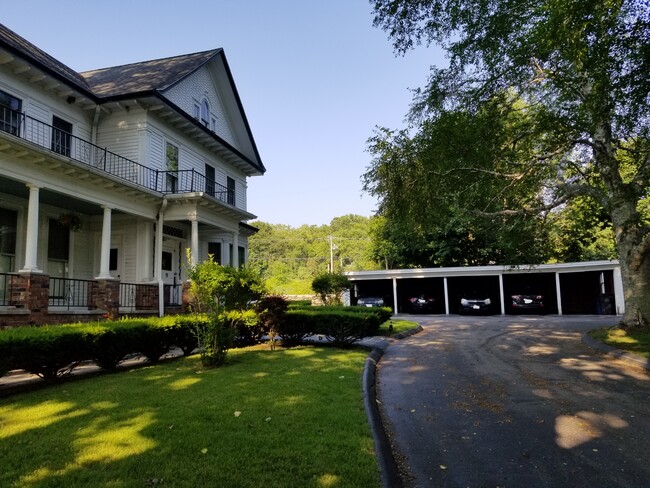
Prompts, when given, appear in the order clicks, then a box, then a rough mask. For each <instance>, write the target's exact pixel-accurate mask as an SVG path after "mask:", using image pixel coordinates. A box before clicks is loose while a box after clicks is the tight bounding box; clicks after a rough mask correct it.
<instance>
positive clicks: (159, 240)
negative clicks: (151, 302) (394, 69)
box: [153, 201, 167, 317]
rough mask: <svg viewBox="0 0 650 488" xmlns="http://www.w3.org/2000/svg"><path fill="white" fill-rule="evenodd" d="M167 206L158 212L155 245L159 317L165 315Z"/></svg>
mask: <svg viewBox="0 0 650 488" xmlns="http://www.w3.org/2000/svg"><path fill="white" fill-rule="evenodd" d="M166 205H167V203H166V201H165V202H164V203H163V207H162V208H161V209H160V212H158V225H157V226H156V244H155V248H156V249H155V256H154V265H153V268H154V269H153V275H154V279H155V280H156V281H157V282H158V316H159V317H162V316H164V315H165V300H164V297H165V286H164V284H163V280H162V244H163V224H164V223H165V217H164V211H165V206H166Z"/></svg>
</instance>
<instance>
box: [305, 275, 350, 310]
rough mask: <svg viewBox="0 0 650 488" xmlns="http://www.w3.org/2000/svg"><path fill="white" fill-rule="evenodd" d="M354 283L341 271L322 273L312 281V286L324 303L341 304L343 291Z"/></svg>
mask: <svg viewBox="0 0 650 488" xmlns="http://www.w3.org/2000/svg"><path fill="white" fill-rule="evenodd" d="M351 286H352V283H350V280H348V278H347V277H346V276H345V275H343V274H340V273H321V274H319V275H318V276H316V277H315V278H314V279H313V281H312V282H311V288H312V290H314V293H316V295H318V296H319V298H320V299H321V301H322V302H323V304H324V305H341V304H342V300H341V297H342V295H343V292H344V291H345V290H346V289H348V288H350V287H351Z"/></svg>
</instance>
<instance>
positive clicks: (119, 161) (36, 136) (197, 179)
mask: <svg viewBox="0 0 650 488" xmlns="http://www.w3.org/2000/svg"><path fill="white" fill-rule="evenodd" d="M0 131H3V132H7V133H9V134H12V135H14V136H16V137H20V138H21V139H24V140H26V141H29V142H31V143H33V144H36V145H37V146H39V147H42V148H45V149H48V150H50V151H53V152H55V153H57V154H61V155H63V156H66V157H69V158H70V159H72V160H74V161H77V162H79V163H82V164H84V165H86V166H88V167H90V168H94V169H95V170H99V171H101V172H104V173H106V174H109V175H111V176H113V177H115V178H119V179H121V180H123V181H126V182H129V183H132V184H134V185H137V186H139V187H142V188H146V189H148V190H153V191H156V192H159V193H163V194H169V193H187V192H203V193H205V194H206V195H209V196H210V197H212V198H215V199H217V200H219V201H221V202H224V203H228V204H231V205H234V203H235V199H234V191H233V190H229V189H228V188H227V187H225V186H223V185H221V184H219V183H217V182H216V181H213V180H211V179H208V178H206V177H205V176H204V175H202V174H201V173H199V172H198V171H195V170H194V169H191V170H178V171H158V170H155V169H152V168H149V167H147V166H143V165H141V164H139V163H136V162H135V161H132V160H130V159H127V158H124V157H122V156H120V155H118V154H115V153H113V152H111V151H108V150H107V149H106V148H102V147H99V146H96V145H95V144H92V143H91V142H88V141H85V140H83V139H80V138H79V137H76V136H74V135H72V134H70V133H68V132H65V131H63V130H61V129H58V128H56V127H53V126H51V125H48V124H45V123H43V122H41V121H40V120H38V119H35V118H33V117H30V116H29V115H26V114H25V113H23V112H18V111H16V110H12V109H10V108H9V107H5V106H3V105H0Z"/></svg>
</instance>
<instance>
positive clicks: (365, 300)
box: [357, 297, 384, 307]
mask: <svg viewBox="0 0 650 488" xmlns="http://www.w3.org/2000/svg"><path fill="white" fill-rule="evenodd" d="M357 306H358V307H383V306H384V299H383V298H382V297H359V298H358V299H357Z"/></svg>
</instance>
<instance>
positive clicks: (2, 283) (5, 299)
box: [0, 273, 17, 307]
mask: <svg viewBox="0 0 650 488" xmlns="http://www.w3.org/2000/svg"><path fill="white" fill-rule="evenodd" d="M16 278H17V276H16V275H13V274H10V273H0V307H8V306H11V305H15V304H14V303H13V301H12V292H13V287H14V283H15V280H16Z"/></svg>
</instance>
